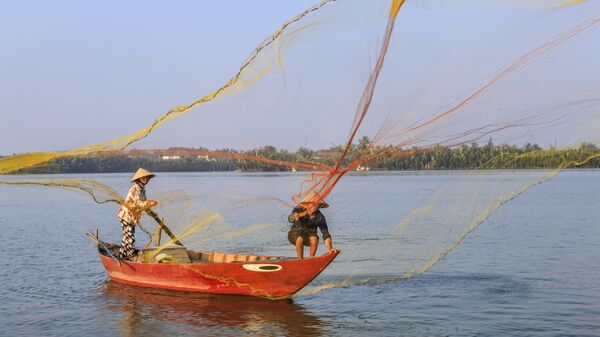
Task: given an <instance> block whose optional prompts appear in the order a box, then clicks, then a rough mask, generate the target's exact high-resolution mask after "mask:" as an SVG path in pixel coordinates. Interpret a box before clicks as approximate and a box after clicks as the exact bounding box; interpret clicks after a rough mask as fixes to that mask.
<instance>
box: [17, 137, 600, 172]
mask: <svg viewBox="0 0 600 337" xmlns="http://www.w3.org/2000/svg"><path fill="white" fill-rule="evenodd" d="M382 150H384V148H382V147H377V146H373V145H372V142H371V140H370V139H369V138H368V137H363V138H361V139H360V140H359V141H358V144H354V145H353V146H351V148H350V149H349V152H348V155H347V158H346V160H344V164H345V165H347V164H349V163H351V162H352V161H353V160H356V159H357V158H359V156H361V155H364V154H368V155H373V154H375V153H378V152H380V151H382ZM386 150H387V151H386V152H385V153H386V154H385V155H382V156H380V157H377V158H376V159H374V160H372V161H369V162H367V163H365V164H364V166H367V167H368V168H369V169H370V170H473V169H552V168H558V167H561V168H599V167H600V148H598V147H597V146H596V145H594V144H581V145H580V146H579V147H577V148H569V149H557V148H554V147H550V148H548V149H542V148H541V147H539V146H538V145H536V144H531V143H527V144H524V145H523V146H521V147H517V146H515V145H506V144H501V145H494V144H493V143H492V142H491V140H490V141H489V142H488V143H487V144H486V145H484V146H480V145H478V144H471V145H461V146H458V147H454V148H447V147H442V146H436V147H433V148H428V149H416V148H413V149H401V148H390V147H388V148H386ZM179 151H180V152H181V153H180V155H176V156H162V155H159V154H154V153H153V151H147V153H144V151H140V150H137V151H136V152H137V154H123V155H113V156H97V157H73V158H62V159H59V160H56V161H54V162H52V163H49V164H46V165H43V166H40V167H36V168H33V169H28V170H26V171H23V172H21V173H108V172H133V171H135V170H136V169H137V168H138V167H145V168H147V169H149V170H152V171H157V172H205V171H235V170H241V171H250V172H261V171H264V172H278V171H291V170H293V169H294V168H296V169H297V170H301V168H299V167H294V166H293V165H291V166H281V165H276V164H271V163H264V162H259V161H253V160H248V159H245V160H236V159H232V158H231V157H235V155H237V154H243V155H245V156H246V157H247V156H258V157H262V158H267V159H270V160H274V161H282V162H287V163H298V162H299V163H311V164H326V165H333V164H335V163H336V162H337V160H338V158H339V157H340V155H341V154H342V152H343V147H342V146H341V145H334V146H332V147H330V148H328V149H320V150H312V149H309V148H306V147H301V148H299V149H298V150H297V151H296V152H290V151H288V150H284V149H277V148H276V147H275V146H271V145H266V146H263V147H261V148H258V149H255V150H251V151H245V152H242V151H236V150H232V149H224V150H218V151H220V152H222V153H226V154H228V155H232V156H230V157H226V156H214V157H211V156H210V155H191V153H192V151H188V152H189V153H186V149H179ZM154 152H156V151H154ZM140 153H141V154H140Z"/></svg>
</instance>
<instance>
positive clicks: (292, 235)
mask: <svg viewBox="0 0 600 337" xmlns="http://www.w3.org/2000/svg"><path fill="white" fill-rule="evenodd" d="M299 236H301V237H302V239H303V242H302V243H303V244H304V245H305V246H306V247H310V237H311V236H314V237H316V238H317V242H318V241H319V236H318V235H317V229H316V228H313V229H309V228H298V226H296V225H292V228H290V231H289V232H288V240H289V241H290V243H291V244H292V245H294V246H295V245H296V239H297V238H298V237H299Z"/></svg>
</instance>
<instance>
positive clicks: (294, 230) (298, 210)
mask: <svg viewBox="0 0 600 337" xmlns="http://www.w3.org/2000/svg"><path fill="white" fill-rule="evenodd" d="M327 207H329V204H327V203H326V202H325V201H324V200H323V199H322V198H321V196H320V195H319V194H318V193H317V192H315V191H310V192H308V193H307V195H306V196H305V197H304V198H303V199H302V201H300V202H299V203H298V206H297V207H295V208H294V209H293V210H292V214H290V215H289V217H288V220H289V222H291V223H292V227H291V228H290V231H289V232H288V240H289V241H290V243H291V244H292V245H295V246H296V253H297V254H298V258H299V259H303V258H304V246H308V247H310V257H314V256H315V253H316V252H317V247H318V245H319V236H318V235H317V228H319V230H320V231H321V235H322V236H323V240H324V241H325V246H327V249H329V251H333V250H337V251H339V248H333V245H332V243H331V235H330V234H329V229H328V228H327V220H325V216H324V215H323V213H321V211H320V209H321V208H327Z"/></svg>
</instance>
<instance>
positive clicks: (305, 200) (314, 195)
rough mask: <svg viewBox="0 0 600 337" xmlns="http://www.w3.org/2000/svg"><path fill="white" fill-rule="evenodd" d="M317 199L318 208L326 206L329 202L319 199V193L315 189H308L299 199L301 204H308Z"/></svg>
mask: <svg viewBox="0 0 600 337" xmlns="http://www.w3.org/2000/svg"><path fill="white" fill-rule="evenodd" d="M317 200H318V201H319V208H327V207H329V204H328V203H326V202H325V200H323V199H321V196H320V195H319V193H317V192H315V191H309V192H308V193H307V194H306V196H305V197H304V198H303V199H302V201H300V203H301V204H308V203H311V202H315V201H317Z"/></svg>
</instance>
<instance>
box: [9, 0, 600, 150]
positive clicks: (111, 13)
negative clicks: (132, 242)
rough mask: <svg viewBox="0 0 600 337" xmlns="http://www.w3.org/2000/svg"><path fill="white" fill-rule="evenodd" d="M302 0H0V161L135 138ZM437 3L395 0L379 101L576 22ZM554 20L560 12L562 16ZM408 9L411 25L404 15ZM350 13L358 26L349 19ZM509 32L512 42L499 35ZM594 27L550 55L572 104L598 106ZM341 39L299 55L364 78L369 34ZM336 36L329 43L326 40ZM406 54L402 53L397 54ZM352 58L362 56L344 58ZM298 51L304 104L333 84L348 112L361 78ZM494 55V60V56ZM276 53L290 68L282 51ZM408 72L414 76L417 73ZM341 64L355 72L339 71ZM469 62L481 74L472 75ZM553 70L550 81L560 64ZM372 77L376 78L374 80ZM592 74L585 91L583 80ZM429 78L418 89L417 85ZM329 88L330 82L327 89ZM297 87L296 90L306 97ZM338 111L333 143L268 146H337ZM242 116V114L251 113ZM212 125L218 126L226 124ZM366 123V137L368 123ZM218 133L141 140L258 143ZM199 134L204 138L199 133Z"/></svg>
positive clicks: (310, 140) (456, 84)
mask: <svg viewBox="0 0 600 337" xmlns="http://www.w3.org/2000/svg"><path fill="white" fill-rule="evenodd" d="M365 1H367V0H365ZM592 2H593V1H590V2H589V3H592ZM314 3H315V1H314V0H311V1H303V0H294V1H285V0H284V1H282V0H260V1H247V0H237V1H234V0H218V1H177V2H165V1H146V0H144V1H102V2H87V1H28V0H20V1H4V0H0V53H1V55H2V56H1V57H0V114H1V117H2V120H1V121H0V155H6V154H12V153H19V152H28V151H39V150H53V151H56V150H68V149H72V148H77V147H81V146H85V145H90V144H95V143H99V142H102V141H106V140H110V139H113V138H117V137H120V136H124V135H127V134H130V133H131V132H134V131H137V130H138V129H141V128H142V127H145V126H147V125H149V124H150V123H151V122H152V121H153V120H154V118H156V117H157V116H159V115H161V114H163V113H164V112H166V111H168V110H169V109H170V108H172V107H174V106H176V105H180V104H186V103H189V102H191V101H194V100H195V99H197V98H199V97H201V96H203V95H204V94H206V93H208V92H210V91H212V90H214V89H216V88H218V87H219V86H220V85H222V84H223V83H224V82H226V81H227V80H228V79H229V78H230V77H231V76H232V75H233V74H234V73H235V71H237V69H238V67H239V66H240V64H241V63H242V62H243V61H244V60H245V58H246V57H247V56H248V54H249V53H250V52H251V51H252V50H253V49H254V48H255V47H256V46H257V45H258V44H259V43H260V42H261V41H262V40H263V39H265V38H266V37H267V36H269V35H270V34H272V33H273V32H274V31H275V30H276V29H277V28H279V27H280V25H281V24H282V23H283V22H285V21H286V20H287V19H289V18H290V17H292V16H294V15H296V14H298V13H300V12H302V11H303V10H304V9H306V8H308V7H309V6H311V5H313V4H314ZM440 3H443V1H433V0H432V1H423V2H421V5H419V6H420V7H418V8H417V7H415V5H414V4H412V3H411V2H409V4H408V5H407V6H406V7H405V9H404V10H403V11H401V16H400V17H399V20H400V22H401V23H400V24H399V26H398V27H397V30H396V35H397V36H395V40H394V41H392V45H391V49H390V57H389V58H388V60H387V63H386V66H385V67H387V68H384V75H382V76H383V77H382V79H381V80H382V84H381V86H382V87H381V90H380V93H379V95H385V94H387V95H388V97H396V96H398V97H400V96H401V95H400V94H399V93H398V94H397V93H394V91H393V90H394V88H397V89H398V90H400V89H399V88H400V83H399V84H396V83H394V81H396V80H397V78H398V77H394V76H396V75H397V74H403V75H406V76H404V78H410V79H411V80H410V81H403V82H402V83H401V84H402V86H401V87H402V89H403V91H402V92H403V93H405V95H408V93H409V92H410V91H411V90H413V89H414V88H417V87H418V85H421V87H418V88H419V89H420V90H424V91H426V90H427V88H429V87H428V86H430V87H431V88H433V89H439V88H451V89H452V90H449V91H448V93H447V95H448V96H449V97H450V98H452V97H453V96H452V95H455V94H465V93H468V91H469V90H472V89H474V88H473V87H468V86H466V87H464V88H462V87H461V86H460V81H461V80H465V81H466V80H467V79H471V78H472V79H474V80H473V81H478V80H480V79H479V77H481V80H483V79H485V78H486V77H488V76H490V75H491V74H492V73H491V72H490V70H496V69H497V67H500V66H504V65H505V64H506V62H507V61H508V60H510V59H511V58H513V57H516V56H518V55H519V54H520V53H522V52H524V51H527V50H528V48H530V47H531V46H534V45H535V44H536V43H539V42H540V41H543V39H544V38H546V37H547V36H551V35H552V34H554V33H556V32H559V31H560V29H562V28H561V27H563V26H561V24H564V27H569V25H570V24H571V22H573V23H575V22H576V21H573V20H571V21H565V19H564V17H567V16H568V15H571V19H572V18H573V17H575V18H577V16H578V15H579V14H578V13H577V12H573V13H571V14H569V12H568V11H569V10H570V9H567V10H565V11H563V12H562V13H557V12H556V11H548V12H547V13H546V12H544V13H541V14H536V15H537V16H536V17H535V18H536V20H538V19H539V20H542V21H540V22H538V23H536V22H532V24H531V25H530V26H529V25H526V24H524V23H527V22H528V21H527V18H528V15H531V14H530V13H528V12H527V11H524V12H523V13H520V14H518V15H517V16H515V17H508V16H507V17H508V18H507V19H505V20H504V21H502V19H501V18H502V16H503V15H504V14H503V13H505V12H506V11H507V10H506V9H492V10H489V9H484V10H482V9H476V10H473V9H469V7H468V5H462V6H439V4H440ZM465 3H469V2H468V1H465ZM471 3H472V2H471ZM496 3H498V1H497V2H496ZM595 5H596V6H595V7H594V5H593V4H592V5H590V4H588V5H587V6H588V8H592V9H594V8H595V9H596V10H597V9H598V6H597V5H598V3H597V1H596V2H595ZM436 6H437V7H436ZM584 6H585V5H584ZM438 7H439V8H438ZM583 8H584V9H583V10H582V9H579V10H580V11H581V13H585V7H583ZM577 10H578V9H573V10H572V11H577ZM496 12H497V13H496ZM565 12H566V15H563V13H565ZM419 13H420V14H421V16H419V15H417V14H419ZM482 13H483V14H484V15H482ZM347 14H348V13H344V15H347ZM350 15H356V16H357V17H360V15H361V13H360V12H356V13H350ZM494 20H498V21H502V24H503V25H505V26H501V25H500V24H499V25H498V26H497V27H496V26H493V25H490V26H489V27H487V28H481V31H478V30H477V29H473V27H477V25H480V26H483V25H485V24H486V23H488V22H490V21H494ZM511 20H514V21H515V22H518V23H519V24H520V26H519V25H515V26H514V27H509V26H506V25H507V23H510V22H511ZM499 27H503V29H499ZM557 27H558V28H557ZM450 28H452V29H454V30H455V32H456V33H455V34H454V35H453V36H445V35H444V32H445V31H446V30H448V29H450ZM495 29H496V30H495ZM511 29H512V30H514V31H513V32H512V33H514V34H515V35H509V33H507V32H506V31H510V30H511ZM554 29H556V31H555V30H554ZM546 30H547V31H548V32H547V33H546V32H545V31H546ZM375 31H376V32H382V30H375ZM598 31H599V30H598V29H597V28H595V29H594V30H593V31H592V32H589V33H588V34H587V35H586V36H584V37H582V40H581V41H579V44H573V45H572V46H569V48H570V49H568V50H572V52H571V53H563V54H564V55H563V59H565V60H571V64H570V65H569V66H570V67H571V68H565V70H564V74H568V76H570V77H572V81H570V80H566V81H565V82H564V86H565V87H567V86H568V87H570V88H571V89H573V86H580V87H581V88H578V89H577V91H578V92H579V93H580V96H581V97H578V98H582V99H588V98H590V99H592V98H600V97H598V95H597V94H595V93H597V88H598V82H597V79H598V78H600V70H599V67H597V66H598V63H597V62H596V61H595V60H596V59H598V58H600V57H599V56H598V55H600V52H599V51H600V46H599V45H598V44H599V42H598V41H600V38H596V39H594V38H593V37H594V36H596V37H598ZM521 32H522V33H521ZM529 33H531V34H529ZM352 34H355V35H354V36H358V35H360V34H361V33H360V31H359V30H356V32H355V31H352V30H351V31H350V32H349V33H348V34H346V35H342V34H337V35H335V34H333V35H330V36H329V37H327V38H325V39H324V40H323V41H322V42H321V45H318V46H317V47H314V48H320V49H313V52H312V54H314V53H315V51H316V52H317V53H320V52H323V54H322V55H320V54H319V57H321V60H323V61H324V62H323V64H327V62H334V63H340V62H341V63H343V62H347V63H348V65H349V66H348V68H347V69H346V73H347V74H354V73H357V74H358V75H357V76H356V78H358V79H361V80H362V79H364V78H366V75H368V67H369V64H370V62H373V56H374V52H375V51H376V50H377V47H378V44H377V42H378V41H379V39H380V36H378V35H377V34H378V33H377V34H375V35H373V36H374V38H370V40H369V39H368V38H366V39H364V40H360V41H363V42H364V41H367V42H364V43H362V44H359V43H356V44H353V40H352V39H353V38H354V37H353V35H352ZM357 34H358V35H357ZM503 34H504V35H503ZM516 34H520V35H516ZM544 34H546V35H544ZM488 35H490V36H492V35H493V36H495V37H498V41H500V44H498V43H497V42H493V43H490V45H489V46H487V45H486V41H489V39H488V38H487V36H488ZM344 36H345V37H344ZM513 36H519V39H514V38H513ZM338 38H339V39H340V40H336V39H338ZM584 38H585V39H584ZM342 39H345V40H344V41H342ZM357 41H358V39H357ZM368 41H370V42H368ZM399 41H401V42H402V43H403V44H401V43H400V42H399ZM337 43H340V46H343V48H344V49H343V50H342V51H341V52H342V54H343V55H345V56H344V57H343V59H339V60H331V59H328V56H329V54H327V51H326V50H325V49H326V48H325V47H327V46H331V45H335V44H337ZM406 46H410V50H409V48H407V47H406ZM341 48H342V47H341ZM365 50H366V51H367V52H366V54H365V53H364V51H365ZM361 52H362V53H363V54H362V55H363V56H365V55H366V56H367V57H365V58H363V59H360V58H359V57H358V56H357V57H356V59H354V58H353V57H354V55H359V54H360V53H361ZM310 54H311V53H310V52H308V53H306V54H305V60H303V62H304V63H305V64H308V63H310V62H315V65H314V67H309V69H313V70H314V72H312V73H310V74H309V73H305V74H300V75H299V78H300V80H298V81H299V82H298V83H300V81H302V77H303V76H305V77H306V81H307V83H309V82H308V81H309V78H310V77H311V76H312V77H317V75H318V76H322V79H323V84H322V85H323V88H321V89H322V90H321V92H325V93H326V94H327V95H329V96H327V95H323V97H320V98H319V99H320V100H321V101H318V100H317V98H315V102H314V105H313V106H315V107H316V106H317V105H319V104H322V105H326V104H327V103H328V101H329V100H330V98H331V97H333V96H335V95H336V92H346V91H343V90H340V91H336V90H331V88H332V86H333V85H339V89H342V88H346V87H347V88H349V89H348V92H352V93H353V95H352V96H353V97H349V98H348V99H347V102H345V104H347V107H345V109H346V110H351V109H349V107H350V108H351V107H352V106H354V105H355V102H356V100H357V99H358V97H357V95H356V93H358V92H359V91H360V88H362V86H363V85H364V83H363V82H361V81H358V82H357V81H354V82H353V81H352V80H346V79H345V78H339V77H338V78H335V77H332V78H328V77H326V75H328V73H327V71H328V69H323V68H319V67H325V66H324V65H320V62H319V58H317V57H314V59H313V58H311V55H310ZM300 55H302V54H300ZM494 57H498V59H497V60H495V59H494ZM580 57H581V59H580ZM290 58H292V61H293V54H292V55H291V56H290ZM472 61H477V63H475V62H472ZM479 61H481V64H482V66H481V68H478V67H479V63H478V62H479ZM554 61H555V59H552V58H550V59H548V60H546V61H545V62H548V66H547V68H548V69H550V66H552V62H554ZM352 62H354V63H352ZM411 62H412V63H415V64H416V65H415V67H412V68H411V67H410V66H409V67H407V68H406V69H401V70H398V71H397V72H394V71H395V70H394V64H396V65H399V66H400V65H405V64H407V63H408V64H410V63H411ZM426 62H429V63H426ZM486 62H487V63H486ZM316 63H319V64H316ZM575 63H580V65H579V67H581V68H580V69H578V70H577V71H578V72H580V74H575V75H574V74H573V69H575V68H573V67H576V65H574V64H575ZM299 64H300V63H299ZM361 64H362V65H361ZM419 64H421V65H422V66H423V67H422V68H418V66H419ZM554 64H557V65H558V68H559V67H560V66H561V63H559V62H557V63H554ZM350 65H359V67H357V68H349V67H350ZM449 65H450V66H449ZM483 65H487V66H488V67H489V68H487V69H485V68H484V66H483ZM344 66H346V65H344ZM436 67H437V68H436ZM444 67H445V68H444ZM495 67H496V68H495ZM413 68H414V69H419V70H418V73H410V71H411V69H413ZM555 68H556V67H555ZM340 69H342V70H343V69H345V68H343V67H341V68H340ZM461 69H462V70H468V71H463V72H462V73H460V76H454V74H453V73H452V71H457V72H458V71H459V70H461ZM567 69H568V71H567ZM480 70H481V71H480ZM286 71H289V72H290V76H289V79H292V78H294V77H293V76H292V75H293V71H294V69H288V70H286ZM332 71H333V70H332ZM416 71H417V70H415V72H416ZM558 71H559V72H560V69H558ZM559 72H557V74H558V73H559ZM340 74H341V73H340ZM385 74H388V75H387V77H386V75H385ZM439 74H446V75H447V77H446V78H443V79H442V80H437V82H436V81H433V79H434V78H435V76H439ZM451 75H452V76H451ZM583 75H585V76H583ZM338 76H340V75H339V74H338ZM415 76H418V77H419V81H416V80H413V78H415ZM428 76H429V77H428ZM450 78H451V79H452V80H450ZM563 78H564V76H563ZM576 78H577V81H575V79H576ZM594 78H595V79H596V82H591V81H594ZM429 79H432V80H431V81H428V80H429ZM284 80H285V79H284ZM336 80H337V82H338V83H339V84H336ZM417 82H422V83H417ZM538 82H539V81H538ZM298 83H296V84H297V88H300V89H307V88H306V87H304V88H302V86H301V84H298ZM386 83H387V87H386V86H385V85H386ZM473 83H475V82H473ZM293 84H294V83H293V82H292V81H291V80H290V81H289V82H284V85H288V86H289V87H288V89H287V91H288V92H287V93H286V94H287V95H289V96H291V97H292V98H291V99H290V102H291V103H288V105H287V106H286V107H290V109H292V108H293V107H292V105H293V104H294V98H293V96H294V94H295V90H296V87H294V86H293ZM413 84H414V86H413ZM559 84H560V83H559ZM413 87H414V88H413ZM386 88H387V89H386ZM423 88H425V89H423ZM431 88H429V89H431ZM317 89H320V88H317ZM522 89H523V90H526V88H522ZM325 90H329V91H325ZM414 90H416V89H414ZM523 90H521V91H523ZM305 92H308V91H306V90H305ZM315 92H319V90H315ZM415 92H416V91H415ZM557 92H558V90H557ZM563 92H564V90H563ZM306 95H307V96H308V94H306ZM594 96H595V97H594ZM286 97H287V96H286ZM407 97H409V99H414V100H415V102H413V103H411V104H413V105H416V106H418V104H419V98H420V99H421V100H423V101H427V96H422V97H417V95H414V96H407ZM244 99H245V100H246V101H243V102H252V97H250V98H248V97H246V98H244ZM258 99H259V100H265V99H266V98H265V97H261V98H258ZM390 101H391V100H390ZM254 104H255V105H256V106H255V108H256V109H258V108H263V107H264V106H263V105H259V104H258V103H254ZM267 104H268V102H264V105H265V106H266V105H267ZM390 104H391V103H390ZM307 106H309V107H310V105H307ZM229 108H230V107H229ZM238 108H239V107H238ZM385 109H391V108H390V106H387V107H383V108H382V109H381V110H382V111H383V112H384V113H385V112H386V111H385ZM349 112H350V116H349V118H344V122H343V123H341V124H339V125H337V124H336V125H333V126H330V129H331V130H332V132H331V133H332V134H334V136H335V137H333V136H332V138H323V139H320V138H316V137H313V136H310V135H309V134H308V133H303V132H301V131H298V132H296V133H294V134H293V135H290V133H289V131H290V130H287V129H282V128H279V129H280V130H277V131H278V132H281V135H280V134H278V133H277V132H275V131H273V135H274V137H275V138H276V139H282V138H285V137H286V135H288V136H289V137H288V138H294V139H295V140H300V141H298V142H290V143H289V144H288V143H285V141H282V143H281V145H283V146H286V145H289V146H290V147H291V149H295V148H294V147H295V146H298V144H300V145H307V146H329V145H331V143H332V140H331V139H334V140H335V142H338V143H340V142H342V141H343V140H344V135H345V134H346V133H347V131H348V126H349V124H350V123H351V122H352V116H351V115H353V113H354V112H353V111H349ZM248 113H249V114H250V117H251V116H252V114H253V112H248ZM239 116H241V115H239ZM250 117H249V116H244V117H243V118H248V121H247V122H246V121H245V120H244V121H243V123H242V124H243V126H244V127H245V129H244V131H247V129H248V126H250V127H252V125H253V124H252V123H256V124H258V123H261V121H260V120H257V119H253V118H250ZM232 118H237V117H235V116H234V117H232ZM288 119H289V118H288ZM190 121H191V120H190ZM222 122H223V123H225V124H226V125H229V124H227V120H226V119H224V120H223V121H222ZM380 122H381V121H380V120H376V121H373V123H380ZM184 123H186V122H184ZM284 123H285V120H284V121H283V123H282V124H280V126H281V125H285V124H284ZM230 124H231V125H233V124H232V123H230ZM194 125H195V124H193V123H192V124H191V125H190V123H188V125H183V126H182V127H181V128H173V129H172V130H171V129H169V127H165V128H164V130H165V131H164V134H163V135H162V136H160V135H157V139H168V138H176V137H175V136H180V134H181V133H185V134H187V133H188V132H190V129H192V130H193V126H194ZM215 125H216V124H215ZM366 127H367V128H368V121H367V125H366ZM223 130H224V129H223V128H216V129H215V128H212V125H211V126H207V127H206V128H205V129H204V130H203V133H204V134H203V136H204V138H202V137H197V138H194V137H192V136H190V137H187V138H186V137H182V138H181V139H182V140H183V143H181V142H175V143H168V142H164V143H160V142H157V143H150V145H151V146H161V145H163V144H164V145H165V146H167V145H168V146H172V145H180V146H196V147H198V146H208V147H210V148H218V147H225V146H232V147H237V146H244V145H245V146H247V147H254V146H259V145H265V144H264V143H263V142H264V141H265V140H264V139H262V138H260V137H258V135H257V137H256V144H252V143H248V140H247V139H245V138H243V136H244V135H242V134H241V131H242V130H241V129H240V130H237V129H235V127H233V129H231V130H228V131H227V132H228V136H227V137H229V139H231V138H232V135H235V134H236V132H238V131H240V140H239V142H238V143H235V142H231V143H228V142H226V141H223V140H222V139H221V138H219V136H223V134H224V132H223ZM250 130H252V129H251V128H250ZM161 132H162V129H161ZM211 132H212V133H213V135H214V137H211ZM192 133H193V131H192ZM321 133H323V134H324V133H325V132H321ZM263 134H264V133H260V135H263ZM246 136H247V137H248V139H250V138H251V137H253V134H252V133H249V134H248V135H246ZM161 137H162V138H161ZM266 139H267V140H266V141H268V140H269V139H268V138H266ZM208 140H211V141H212V142H209V141H208ZM273 145H280V144H273ZM296 148H297V147H296Z"/></svg>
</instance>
